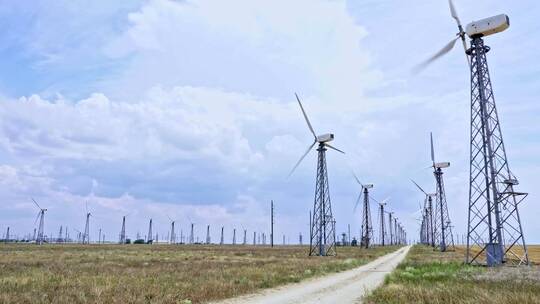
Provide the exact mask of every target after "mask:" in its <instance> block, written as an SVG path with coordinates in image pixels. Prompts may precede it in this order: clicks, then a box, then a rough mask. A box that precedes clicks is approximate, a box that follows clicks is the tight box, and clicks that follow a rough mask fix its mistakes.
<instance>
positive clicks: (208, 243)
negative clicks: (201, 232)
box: [206, 225, 210, 245]
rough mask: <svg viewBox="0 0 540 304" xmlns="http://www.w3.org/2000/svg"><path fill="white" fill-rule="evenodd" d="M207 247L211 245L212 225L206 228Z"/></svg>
mask: <svg viewBox="0 0 540 304" xmlns="http://www.w3.org/2000/svg"><path fill="white" fill-rule="evenodd" d="M206 245H210V225H207V226H206Z"/></svg>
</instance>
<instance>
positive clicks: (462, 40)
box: [460, 34, 471, 68]
mask: <svg viewBox="0 0 540 304" xmlns="http://www.w3.org/2000/svg"><path fill="white" fill-rule="evenodd" d="M460 37H461V43H462V44H463V51H465V58H467V63H468V64H469V68H470V67H471V59H470V58H469V55H467V50H468V49H469V47H468V46H467V41H466V40H465V35H464V34H461V35H460Z"/></svg>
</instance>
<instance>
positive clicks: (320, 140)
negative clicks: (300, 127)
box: [317, 133, 334, 143]
mask: <svg viewBox="0 0 540 304" xmlns="http://www.w3.org/2000/svg"><path fill="white" fill-rule="evenodd" d="M332 140H334V134H332V133H327V134H322V135H319V136H317V142H318V143H326V142H331V141H332Z"/></svg>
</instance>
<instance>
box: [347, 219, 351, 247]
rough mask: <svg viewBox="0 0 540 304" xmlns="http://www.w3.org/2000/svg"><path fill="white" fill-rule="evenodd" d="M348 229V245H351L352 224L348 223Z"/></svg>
mask: <svg viewBox="0 0 540 304" xmlns="http://www.w3.org/2000/svg"><path fill="white" fill-rule="evenodd" d="M347 230H348V234H349V244H348V246H351V224H347Z"/></svg>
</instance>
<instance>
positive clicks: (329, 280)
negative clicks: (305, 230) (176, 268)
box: [215, 246, 411, 304]
mask: <svg viewBox="0 0 540 304" xmlns="http://www.w3.org/2000/svg"><path fill="white" fill-rule="evenodd" d="M410 247H411V246H407V247H403V248H400V249H399V250H397V251H395V252H392V253H389V254H387V255H385V256H382V257H380V258H378V259H376V260H374V261H372V262H370V263H368V264H366V265H363V266H360V267H358V268H355V269H352V270H348V271H344V272H340V273H336V274H332V275H327V276H324V277H320V278H315V279H311V280H306V281H303V282H300V283H295V284H290V285H285V286H281V287H277V288H272V289H266V290H263V291H261V292H259V293H256V294H250V295H245V296H241V297H237V298H232V299H227V300H224V301H221V302H215V303H216V304H274V303H275V304H285V303H291V304H309V303H329V304H330V303H340V304H346V303H362V297H363V296H364V295H366V294H367V293H369V292H370V291H372V290H373V289H375V288H377V287H378V286H379V285H380V284H382V283H383V281H384V277H385V276H386V275H387V274H388V273H390V272H392V270H394V269H395V268H396V266H397V265H398V264H399V263H400V262H401V261H402V260H403V259H404V258H405V256H406V255H407V252H408V251H409V249H410Z"/></svg>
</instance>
